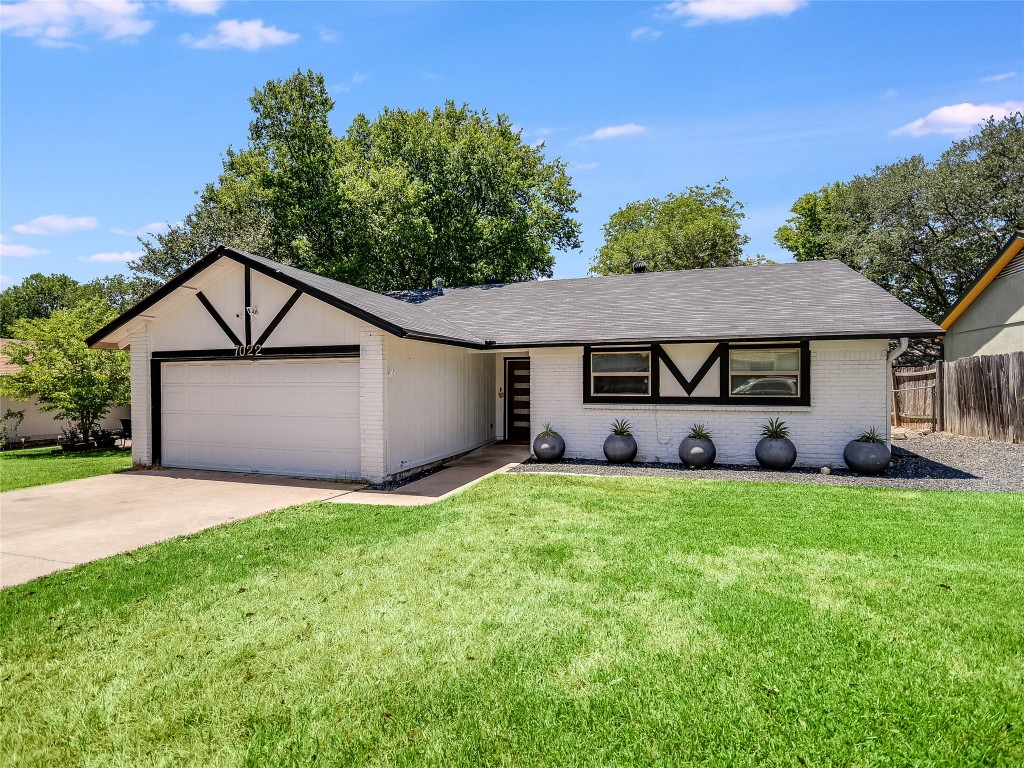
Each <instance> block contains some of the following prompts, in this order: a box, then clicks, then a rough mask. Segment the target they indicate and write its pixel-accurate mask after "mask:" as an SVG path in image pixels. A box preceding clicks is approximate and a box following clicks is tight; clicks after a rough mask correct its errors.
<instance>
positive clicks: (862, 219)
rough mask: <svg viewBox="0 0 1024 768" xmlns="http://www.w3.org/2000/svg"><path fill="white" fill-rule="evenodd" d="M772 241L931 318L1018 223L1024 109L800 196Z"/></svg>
mask: <svg viewBox="0 0 1024 768" xmlns="http://www.w3.org/2000/svg"><path fill="white" fill-rule="evenodd" d="M791 210H792V213H793V214H794V215H793V216H792V217H791V218H790V219H788V220H787V223H786V225H785V226H783V227H781V228H780V229H779V230H778V232H776V235H775V240H776V242H778V243H779V245H781V246H782V247H783V248H786V249H787V250H789V251H791V252H792V253H793V255H794V256H795V257H796V259H797V260H798V261H807V260H812V259H840V260H842V261H843V262H845V263H847V264H849V265H850V266H851V267H853V268H854V269H857V270H860V271H861V272H863V273H864V275H865V276H866V277H868V278H870V279H871V280H873V281H875V282H876V283H878V284H879V285H881V286H882V287H883V288H885V289H886V290H887V291H889V292H890V293H892V294H893V295H894V296H896V297H897V298H899V299H900V300H901V301H903V302H904V303H906V304H908V305H910V306H911V307H913V308H914V309H916V310H918V311H919V312H921V313H922V314H924V315H926V316H927V317H930V318H931V319H933V320H936V321H937V320H939V319H941V318H942V317H943V315H945V314H946V312H948V311H949V309H950V308H951V307H952V305H953V304H954V303H955V302H956V299H957V297H958V296H960V295H961V294H962V293H963V292H964V291H965V290H967V288H968V287H969V286H970V284H971V283H972V282H973V281H974V279H975V278H976V277H977V276H978V274H979V273H980V271H981V269H982V268H983V267H984V265H985V264H986V263H987V262H988V261H989V260H990V259H991V258H992V257H993V256H995V255H996V253H998V251H999V247H1000V246H1001V245H1002V243H1004V242H1005V241H1006V239H1007V238H1008V237H1009V236H1010V235H1011V234H1012V233H1013V232H1014V231H1016V230H1019V229H1024V115H1022V114H1021V113H1017V114H1014V115H1010V116H1008V117H1006V118H1004V119H1002V120H994V119H990V120H988V121H987V122H985V123H984V124H983V125H982V126H981V129H980V131H979V132H978V133H976V134H974V135H972V136H969V137H967V138H965V139H961V140H959V141H956V142H954V143H953V145H952V146H951V147H950V148H949V149H947V150H946V151H945V152H943V153H942V155H941V156H940V158H939V159H938V161H937V162H934V163H929V162H926V161H925V159H924V158H923V157H922V156H920V155H915V156H913V157H910V158H907V159H905V160H900V161H898V162H896V163H892V164H891V165H884V166H879V167H877V168H875V169H874V171H873V172H872V173H871V174H868V175H864V176H856V177H854V178H853V179H852V180H851V181H849V182H845V183H839V182H837V183H835V184H831V185H829V186H826V187H823V188H822V189H820V190H818V191H817V192H812V193H810V194H806V195H803V196H802V197H800V198H799V199H798V200H797V201H796V202H795V203H794V204H793V207H792V209H791Z"/></svg>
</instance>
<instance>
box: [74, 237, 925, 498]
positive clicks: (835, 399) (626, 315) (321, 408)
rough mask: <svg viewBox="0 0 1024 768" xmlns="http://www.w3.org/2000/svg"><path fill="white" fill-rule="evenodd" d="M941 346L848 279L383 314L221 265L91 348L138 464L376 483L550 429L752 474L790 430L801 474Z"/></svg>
mask: <svg viewBox="0 0 1024 768" xmlns="http://www.w3.org/2000/svg"><path fill="white" fill-rule="evenodd" d="M939 333H941V329H940V328H939V327H938V326H936V325H935V324H933V323H931V322H930V321H928V320H927V319H925V318H924V317H922V316H921V315H919V314H917V313H916V312H914V311H913V310H911V309H910V308H909V307H907V306H905V305H904V304H902V303H900V302H899V301H898V300H896V299H895V298H893V297H892V296H891V295H889V294H888V293H886V292H885V291H884V290H882V289H881V288H879V287H878V286H877V285H875V284H874V283H872V282H870V281H869V280H867V279H866V278H864V277H862V276H861V275H859V274H858V273H857V272H855V271H853V270H852V269H850V268H849V267H847V266H845V265H844V264H842V263H840V262H838V261H820V262H806V263H798V264H779V265H772V266H759V267H734V268H726V269H698V270H689V271H681V272H656V273H648V274H636V275H618V276H611V277H588V278H580V279H573V280H549V281H537V282H528V283H514V284H508V285H483V286H475V287H470V288H443V289H440V290H433V291H420V292H410V293H405V294H402V296H401V298H399V297H395V296H385V295H380V294H376V293H372V292H370V291H365V290H362V289H360V288H355V287H353V286H351V285H346V284H344V283H339V282H336V281H334V280H329V279H327V278H324V277H319V276H317V275H313V274H310V273H308V272H303V271H302V270H299V269H295V268H293V267H288V266H284V265H281V264H278V263H276V262H273V261H270V260H268V259H264V258H261V257H258V256H252V255H248V254H245V253H240V252H238V251H234V250H231V249H229V248H224V247H220V248H217V249H216V250H215V251H213V252H212V253H211V254H210V255H208V256H207V257H205V258H204V259H202V260H201V261H199V262H197V263H196V264H194V265H193V266H192V267H190V268H189V269H187V270H186V271H185V272H183V273H182V274H181V275H179V276H178V277H176V278H175V279H173V280H171V281H170V282H169V283H168V284H166V285H165V286H163V287H162V288H161V289H160V290H158V291H157V292H156V293H154V294H153V295H152V296H150V297H149V298H147V299H145V300H144V301H142V302H141V303H140V304H138V305H137V306H135V307H134V308H132V309H131V310H129V311H128V312H127V313H125V314H124V315H122V316H121V317H120V318H118V319H117V320H115V321H114V322H112V323H110V324H109V325H108V326H106V327H105V328H103V329H101V330H100V331H98V332H97V333H96V334H94V335H93V336H92V337H90V339H89V340H88V341H89V344H90V345H92V346H94V347H100V348H119V349H124V348H127V347H130V348H131V357H132V408H133V413H134V414H135V416H134V421H133V427H134V429H133V432H134V441H133V458H134V460H135V461H136V462H137V463H139V464H157V463H159V464H163V465H165V466H173V467H194V468H202V469H219V470H238V471H255V472H267V473H273V474H294V475H306V476H321V477H342V478H365V479H368V480H372V481H380V480H383V479H386V478H391V477H395V476H400V475H403V474H406V473H408V472H410V471H412V470H415V469H417V468H419V467H423V466H426V465H429V464H431V463H434V462H437V461H440V460H443V459H445V458H448V457H451V456H454V455H458V454H460V453H463V452H466V451H469V450H471V449H473V448H476V447H478V446H481V445H484V444H486V443H489V442H491V441H493V440H515V441H529V440H531V439H532V438H533V437H534V436H535V435H536V434H537V433H538V432H539V431H540V430H541V425H543V424H544V422H548V421H550V422H551V423H552V424H553V425H554V427H555V428H556V429H557V430H558V431H559V432H560V433H561V434H562V436H563V437H564V438H565V442H566V446H567V455H568V456H574V457H584V458H603V454H602V448H601V447H602V443H603V441H604V439H605V437H606V436H607V434H608V432H609V425H610V424H611V422H612V421H613V420H614V419H616V418H626V419H628V420H629V421H630V422H631V424H632V425H633V432H634V435H635V436H636V438H637V441H638V443H639V446H640V453H639V456H638V459H639V460H648V461H654V460H660V461H676V460H678V457H677V449H678V445H679V441H680V439H681V438H682V437H684V436H685V435H686V433H687V431H688V430H689V428H690V426H691V425H692V424H693V423H695V422H702V423H704V424H706V425H707V426H708V428H709V429H710V430H711V431H712V432H713V433H714V438H715V443H716V445H717V447H718V456H719V461H721V462H723V463H742V464H751V463H753V462H754V445H755V443H756V442H757V440H758V439H759V431H760V425H761V424H763V423H764V422H765V421H766V420H767V419H768V417H770V416H778V417H781V418H782V419H783V420H785V421H786V422H787V424H788V425H789V426H790V428H791V430H792V438H793V440H794V441H795V443H796V445H797V449H798V451H799V453H800V456H799V459H798V461H799V463H801V464H803V465H813V466H821V465H826V464H828V465H837V464H839V463H840V462H841V461H842V453H843V447H844V446H845V445H846V443H847V441H849V440H850V439H851V438H853V437H855V436H856V435H857V434H859V433H860V432H861V431H862V430H865V429H867V428H869V427H876V428H878V429H879V430H880V431H882V432H883V433H886V432H887V430H888V423H889V362H888V360H887V349H888V345H889V340H890V339H892V338H898V337H914V336H935V335H937V334H939Z"/></svg>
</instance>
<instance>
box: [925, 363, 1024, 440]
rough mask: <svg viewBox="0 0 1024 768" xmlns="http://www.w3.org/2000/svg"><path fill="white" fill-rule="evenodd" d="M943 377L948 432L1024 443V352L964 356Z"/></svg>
mask: <svg viewBox="0 0 1024 768" xmlns="http://www.w3.org/2000/svg"><path fill="white" fill-rule="evenodd" d="M942 379H943V381H942V400H943V404H944V406H945V408H944V410H945V413H944V427H943V428H944V429H945V430H946V431H947V432H952V433H954V434H957V435H974V436H975V437H987V438H988V439H990V440H1000V441H1002V442H1006V443H1024V402H1021V398H1022V397H1024V352H1011V353H1009V354H1006V355H981V356H978V357H962V358H960V359H959V360H954V361H953V362H951V363H944V364H943V365H942Z"/></svg>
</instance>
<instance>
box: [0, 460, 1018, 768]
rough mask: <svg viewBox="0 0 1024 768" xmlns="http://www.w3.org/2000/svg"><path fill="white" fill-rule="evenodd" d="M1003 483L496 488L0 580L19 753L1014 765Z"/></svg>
mask: <svg viewBox="0 0 1024 768" xmlns="http://www.w3.org/2000/svg"><path fill="white" fill-rule="evenodd" d="M1022 543H1024V496H1022V495H1021V494H980V493H974V494H967V493H940V492H914V491H892V490H879V489H869V488H837V487H818V486H811V485H796V484H791V485H790V484H767V483H765V484H761V483H726V482H709V481H679V480H655V479H646V478H623V479H610V478H601V479H597V478H572V477H550V476H537V475H534V476H528V475H504V476H499V477H496V478H492V479H490V480H487V481H485V482H483V483H481V484H480V485H478V486H476V487H474V488H473V489H470V490H468V491H467V492H465V493H462V494H461V495H457V496H455V497H452V498H451V499H449V500H447V501H445V502H442V503H439V504H436V505H432V506H428V507H420V508H395V507H360V506H348V505H334V504H329V503H315V504H309V505H305V506H301V507H295V508H292V509H289V510H284V511H281V512H277V513H273V514H269V515H266V516H263V517H260V518H255V519H252V520H248V521H245V522H240V523H236V524H233V525H229V526H225V527H221V528H216V529H212V530H209V531H206V532H203V533H200V534H197V535H194V536H190V537H188V538H184V539H179V540H175V541H171V542H167V543H163V544H159V545H156V546H153V547H149V548H147V549H144V550H140V551H138V552H136V553H133V554H129V555H122V556H118V557H115V558H111V559H108V560H105V561H101V562H98V563H94V564H91V565H87V566H84V567H80V568H77V569H75V570H73V571H70V572H65V573H61V574H55V575H53V576H51V577H48V578H46V579H43V580H40V581H37V582H33V583H31V584H27V585H23V586H21V587H16V588H13V589H10V590H6V591H4V592H2V593H0V610H2V638H3V649H4V650H3V658H2V668H0V680H2V683H0V685H2V693H3V699H2V712H0V762H2V763H3V764H5V765H18V766H64V765H83V766H101V765H102V766H137V765H147V766H150V765H195V766H300V765H332V766H333V765H348V764H370V765H381V766H392V765H431V766H478V765H495V766H513V765H515V766H518V765H595V766H598V765H600V766H606V765H621V766H626V765H681V764H706V765H722V766H726V765H729V766H732V765H786V766H791V765H792V766H796V765H808V766H820V765H844V766H845V765H865V766H867V765H915V766H919V765H935V766H940V765H941V766H955V765H1020V764H1022V763H1024V557H1022Z"/></svg>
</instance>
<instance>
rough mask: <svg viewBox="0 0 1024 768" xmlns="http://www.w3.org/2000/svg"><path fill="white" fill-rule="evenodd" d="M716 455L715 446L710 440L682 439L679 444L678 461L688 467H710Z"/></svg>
mask: <svg viewBox="0 0 1024 768" xmlns="http://www.w3.org/2000/svg"><path fill="white" fill-rule="evenodd" d="M716 455H717V451H715V444H714V443H713V442H711V441H710V440H700V439H698V438H696V437H684V438H683V442H681V443H680V444H679V460H680V461H681V462H683V464H685V465H686V466H688V467H710V466H711V465H712V464H714V463H715V456H716Z"/></svg>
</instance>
